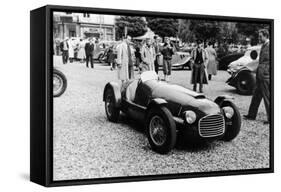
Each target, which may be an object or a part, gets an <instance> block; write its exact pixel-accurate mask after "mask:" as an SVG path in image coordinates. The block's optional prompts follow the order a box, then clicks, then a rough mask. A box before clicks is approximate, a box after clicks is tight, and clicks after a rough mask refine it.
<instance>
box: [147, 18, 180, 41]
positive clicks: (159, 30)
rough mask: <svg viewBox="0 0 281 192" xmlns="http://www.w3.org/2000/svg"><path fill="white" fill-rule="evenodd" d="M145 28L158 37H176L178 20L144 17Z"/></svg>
mask: <svg viewBox="0 0 281 192" xmlns="http://www.w3.org/2000/svg"><path fill="white" fill-rule="evenodd" d="M146 21H147V26H148V27H149V28H150V29H151V30H152V31H153V32H154V33H155V34H157V35H159V36H160V37H162V38H164V37H176V36H177V33H178V20H177V19H172V18H154V17H146Z"/></svg>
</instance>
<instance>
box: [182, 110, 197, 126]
mask: <svg viewBox="0 0 281 192" xmlns="http://www.w3.org/2000/svg"><path fill="white" fill-rule="evenodd" d="M184 116H185V120H186V122H187V123H188V124H192V123H194V122H195V120H196V114H195V113H194V112H193V111H185V112H184Z"/></svg>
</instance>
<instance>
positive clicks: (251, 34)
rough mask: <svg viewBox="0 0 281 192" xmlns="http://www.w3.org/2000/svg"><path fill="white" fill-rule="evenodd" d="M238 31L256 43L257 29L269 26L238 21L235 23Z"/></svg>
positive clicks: (252, 42)
mask: <svg viewBox="0 0 281 192" xmlns="http://www.w3.org/2000/svg"><path fill="white" fill-rule="evenodd" d="M236 27H237V30H238V33H240V34H242V35H244V36H245V37H248V38H250V39H251V44H252V45H256V44H258V41H259V40H258V37H259V30H260V29H263V28H269V25H267V24H259V23H242V22H239V23H237V24H236Z"/></svg>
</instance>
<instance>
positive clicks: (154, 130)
mask: <svg viewBox="0 0 281 192" xmlns="http://www.w3.org/2000/svg"><path fill="white" fill-rule="evenodd" d="M149 133H150V136H151V139H152V140H153V142H154V143H155V144H156V145H159V146H161V145H163V144H164V143H165V141H166V139H167V128H166V127H165V124H164V121H163V119H162V118H161V117H159V116H154V117H153V118H152V119H151V121H150V125H149Z"/></svg>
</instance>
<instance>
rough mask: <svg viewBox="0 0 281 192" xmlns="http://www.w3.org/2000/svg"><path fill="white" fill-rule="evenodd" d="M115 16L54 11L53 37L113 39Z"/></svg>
mask: <svg viewBox="0 0 281 192" xmlns="http://www.w3.org/2000/svg"><path fill="white" fill-rule="evenodd" d="M114 24H115V16H112V15H98V14H87V13H65V12H55V13H54V25H53V26H54V27H53V28H54V29H53V33H54V38H59V39H64V38H66V37H80V38H89V37H95V38H96V39H99V40H108V41H113V40H115V25H114Z"/></svg>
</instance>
